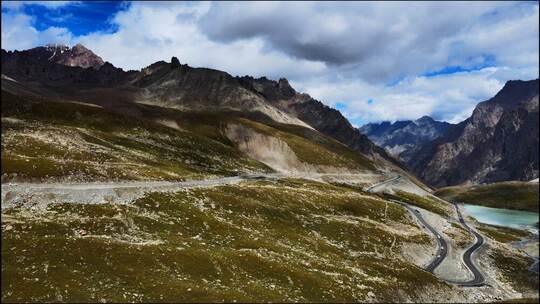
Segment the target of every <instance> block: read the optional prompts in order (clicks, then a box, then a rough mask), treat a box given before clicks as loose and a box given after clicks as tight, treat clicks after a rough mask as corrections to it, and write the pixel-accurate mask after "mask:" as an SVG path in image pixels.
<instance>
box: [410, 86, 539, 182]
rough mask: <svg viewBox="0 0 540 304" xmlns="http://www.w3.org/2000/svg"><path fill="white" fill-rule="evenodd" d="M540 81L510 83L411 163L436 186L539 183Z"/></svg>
mask: <svg viewBox="0 0 540 304" xmlns="http://www.w3.org/2000/svg"><path fill="white" fill-rule="evenodd" d="M538 114H539V113H538V79H536V80H530V81H519V80H518V81H509V82H507V83H506V84H505V86H504V87H503V89H502V90H501V91H500V92H499V93H497V95H495V96H494V97H493V98H491V99H489V100H487V101H484V102H481V103H479V104H478V105H477V107H476V108H475V110H474V112H473V114H472V116H471V117H470V118H468V119H467V120H465V121H463V122H461V123H459V124H457V125H455V126H453V127H452V128H451V129H450V130H449V131H448V132H447V134H446V135H445V136H443V137H441V138H439V139H436V140H435V141H433V142H431V143H429V144H426V145H424V146H423V147H422V149H420V150H419V151H418V153H416V155H415V156H414V157H413V158H412V159H411V160H410V161H409V164H410V166H411V168H412V169H413V170H414V172H415V173H416V174H417V175H418V176H419V177H421V178H422V179H424V180H425V181H427V182H428V183H430V184H432V185H434V186H449V185H458V184H463V183H466V184H467V183H472V184H477V183H491V182H498V181H505V180H531V179H534V178H536V177H538V152H539V151H538V143H539V142H538V124H539V121H538Z"/></svg>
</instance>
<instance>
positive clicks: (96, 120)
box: [2, 91, 374, 181]
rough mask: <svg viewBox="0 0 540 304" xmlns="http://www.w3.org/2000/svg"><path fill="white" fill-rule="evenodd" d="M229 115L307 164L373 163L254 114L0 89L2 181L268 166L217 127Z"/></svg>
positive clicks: (182, 175)
mask: <svg viewBox="0 0 540 304" xmlns="http://www.w3.org/2000/svg"><path fill="white" fill-rule="evenodd" d="M124 113H127V114H129V115H126V114H124ZM246 116H249V118H250V119H248V118H246ZM252 119H257V120H260V121H263V122H265V123H267V124H263V123H260V122H255V121H253V120H252ZM231 122H234V123H241V124H243V125H246V126H249V127H250V128H253V129H254V130H256V131H257V132H260V133H264V134H268V135H270V136H274V137H276V138H279V139H281V140H283V141H284V142H286V143H287V144H288V145H289V146H290V147H291V149H292V150H293V151H294V153H295V154H296V155H297V157H298V158H299V159H300V160H301V161H303V162H306V163H309V164H315V165H334V166H342V167H346V168H354V169H367V170H373V169H374V167H373V165H372V164H371V162H370V161H369V160H367V159H366V158H365V157H363V156H361V155H358V154H357V153H354V152H353V151H351V150H349V149H348V148H346V147H345V146H343V145H341V144H340V143H338V142H336V141H334V140H331V139H329V138H327V137H325V136H322V135H320V134H319V133H318V132H315V131H313V130H309V129H306V128H303V127H295V126H290V125H284V124H278V123H274V122H270V121H268V120H267V119H266V118H265V117H261V116H257V115H256V114H250V115H247V114H242V113H234V112H230V113H229V112H223V113H186V112H181V111H178V110H172V109H163V108H159V107H156V106H148V105H137V104H131V105H130V106H129V107H123V108H122V107H121V108H117V109H112V110H111V109H106V108H102V107H99V106H94V105H89V104H81V103H74V102H64V101H49V102H30V101H28V100H26V99H24V98H19V97H17V96H14V95H12V94H10V93H8V92H5V91H2V180H3V181H9V180H16V181H17V180H18V181H23V180H35V181H39V180H47V181H52V180H72V181H74V180H79V181H89V180H184V179H197V178H205V177H209V176H226V175H237V174H239V173H242V172H269V171H272V169H271V168H269V167H268V166H267V165H264V164H262V163H261V162H259V161H257V160H254V159H251V158H249V157H248V156H246V155H245V154H243V153H242V152H240V151H239V150H238V149H237V148H236V147H235V145H234V144H233V143H232V142H231V141H230V140H229V139H228V138H227V137H226V136H225V135H224V134H223V128H224V127H225V126H226V125H227V124H229V123H231Z"/></svg>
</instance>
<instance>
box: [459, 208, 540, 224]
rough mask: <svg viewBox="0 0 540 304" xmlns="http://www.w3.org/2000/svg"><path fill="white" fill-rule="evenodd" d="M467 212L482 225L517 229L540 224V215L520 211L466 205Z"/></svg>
mask: <svg viewBox="0 0 540 304" xmlns="http://www.w3.org/2000/svg"><path fill="white" fill-rule="evenodd" d="M463 206H464V208H465V212H467V214H469V215H470V216H472V217H474V218H475V219H476V220H478V221H479V222H481V223H485V224H490V225H497V226H504V227H511V228H517V229H526V228H533V229H536V227H535V224H536V223H537V222H538V213H536V212H529V211H520V210H510V209H500V208H490V207H484V206H478V205H469V204H464V205H463Z"/></svg>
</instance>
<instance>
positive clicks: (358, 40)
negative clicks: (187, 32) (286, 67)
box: [200, 2, 538, 82]
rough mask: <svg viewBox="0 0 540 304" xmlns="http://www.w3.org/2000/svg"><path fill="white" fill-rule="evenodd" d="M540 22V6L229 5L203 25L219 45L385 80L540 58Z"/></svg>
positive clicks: (223, 5) (210, 14)
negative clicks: (254, 43) (262, 50)
mask: <svg viewBox="0 0 540 304" xmlns="http://www.w3.org/2000/svg"><path fill="white" fill-rule="evenodd" d="M493 15H496V17H493ZM537 20H538V5H535V4H529V3H525V4H521V3H507V2H473V3H463V2H436V3H428V2H418V3H415V2H406V3H405V2H402V3H399V2H398V3H395V2H392V3H390V2H382V3H376V2H375V3H373V2H368V3H361V4H359V3H335V2H333V3H327V2H314V3H305V4H304V3H295V2H287V3H276V2H270V3H268V2H251V3H249V4H244V3H231V2H221V3H218V4H216V5H213V6H212V7H211V8H210V10H209V12H208V14H206V15H205V16H203V18H201V19H200V24H201V29H202V30H203V31H204V32H205V33H206V34H207V35H208V37H210V38H211V39H213V40H215V41H220V42H232V41H243V40H249V39H253V38H261V39H263V41H264V42H265V43H266V44H267V45H268V47H269V48H272V49H277V50H280V51H282V52H284V53H286V54H288V55H290V56H293V57H294V58H299V59H306V60H317V61H322V62H324V63H326V64H328V65H331V66H339V67H340V68H341V69H346V70H348V71H353V72H354V74H356V76H358V77H361V78H362V79H363V80H365V81H370V82H380V81H389V80H391V79H393V78H395V77H396V76H407V75H411V74H418V73H422V72H425V71H426V70H437V69H440V68H443V67H444V66H446V65H448V64H449V63H451V64H453V65H460V66H470V65H478V64H479V63H482V61H483V60H484V58H486V56H485V55H486V54H489V55H492V56H495V57H496V58H499V57H505V58H506V57H508V56H507V55H508V54H513V57H520V58H523V57H522V56H516V52H513V51H518V52H517V54H519V55H522V54H524V53H525V52H527V50H528V51H530V53H531V54H534V53H536V54H538V47H537V44H538V26H537V25H538V22H537ZM501 42H504V43H506V45H507V46H508V47H503V48H501ZM511 46H513V47H511ZM527 55H529V54H527ZM527 59H529V60H533V62H530V63H534V59H532V58H529V56H527V57H526V58H525V60H527ZM520 60H521V59H520ZM536 62H537V61H536Z"/></svg>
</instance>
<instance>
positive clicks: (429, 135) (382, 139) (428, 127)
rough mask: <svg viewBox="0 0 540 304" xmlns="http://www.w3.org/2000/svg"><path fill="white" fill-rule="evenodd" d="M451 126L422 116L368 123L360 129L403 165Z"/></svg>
mask: <svg viewBox="0 0 540 304" xmlns="http://www.w3.org/2000/svg"><path fill="white" fill-rule="evenodd" d="M451 126H452V124H450V123H447V122H441V121H436V120H433V118H431V117H429V116H423V117H422V118H419V119H417V120H414V121H413V120H404V121H396V122H394V123H391V122H389V121H384V122H381V123H369V124H366V125H364V126H362V127H361V128H360V132H362V133H363V134H365V135H367V136H368V137H369V139H371V140H372V141H373V142H374V143H375V144H377V145H379V146H381V147H384V148H385V149H386V151H388V152H389V153H390V154H391V155H392V156H394V157H397V158H400V159H401V160H403V161H404V162H405V163H407V162H408V161H410V160H411V158H412V157H414V155H415V154H416V152H418V150H419V149H420V148H421V147H422V146H423V145H424V144H426V143H429V142H431V141H433V140H435V139H437V138H439V137H442V136H444V135H445V134H446V132H447V131H448V130H449V129H450V128H451Z"/></svg>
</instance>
